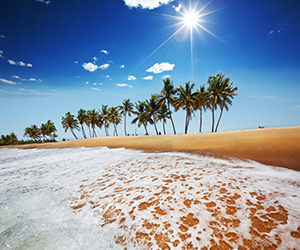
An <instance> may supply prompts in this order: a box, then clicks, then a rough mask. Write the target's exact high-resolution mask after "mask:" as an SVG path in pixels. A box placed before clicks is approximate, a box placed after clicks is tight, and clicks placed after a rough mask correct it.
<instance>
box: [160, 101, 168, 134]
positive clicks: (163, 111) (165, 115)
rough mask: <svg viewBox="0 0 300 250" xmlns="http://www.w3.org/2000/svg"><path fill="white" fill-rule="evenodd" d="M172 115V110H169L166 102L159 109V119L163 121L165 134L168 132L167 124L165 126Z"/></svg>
mask: <svg viewBox="0 0 300 250" xmlns="http://www.w3.org/2000/svg"><path fill="white" fill-rule="evenodd" d="M170 117H171V112H170V111H169V110H168V108H167V105H165V104H164V105H163V106H161V107H160V109H159V110H158V111H157V119H158V120H159V121H162V124H163V131H164V134H166V126H165V124H166V122H167V119H170Z"/></svg>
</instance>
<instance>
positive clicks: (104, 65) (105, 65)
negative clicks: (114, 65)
mask: <svg viewBox="0 0 300 250" xmlns="http://www.w3.org/2000/svg"><path fill="white" fill-rule="evenodd" d="M109 66H110V65H109V64H108V63H105V64H102V65H101V66H99V67H98V68H99V69H107V68H108V67H109Z"/></svg>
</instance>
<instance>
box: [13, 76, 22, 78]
mask: <svg viewBox="0 0 300 250" xmlns="http://www.w3.org/2000/svg"><path fill="white" fill-rule="evenodd" d="M11 78H15V79H21V77H19V76H11Z"/></svg>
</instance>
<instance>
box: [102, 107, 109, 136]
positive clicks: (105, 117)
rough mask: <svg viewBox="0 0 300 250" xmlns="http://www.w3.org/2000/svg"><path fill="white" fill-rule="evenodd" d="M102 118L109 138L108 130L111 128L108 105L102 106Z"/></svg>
mask: <svg viewBox="0 0 300 250" xmlns="http://www.w3.org/2000/svg"><path fill="white" fill-rule="evenodd" d="M100 116H101V119H102V123H103V125H104V129H105V135H106V136H109V132H108V128H109V124H110V120H109V116H108V105H102V107H101V110H100Z"/></svg>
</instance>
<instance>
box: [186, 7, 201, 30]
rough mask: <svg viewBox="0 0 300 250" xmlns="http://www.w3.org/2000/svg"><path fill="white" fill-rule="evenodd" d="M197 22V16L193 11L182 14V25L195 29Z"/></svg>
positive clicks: (198, 20)
mask: <svg viewBox="0 0 300 250" xmlns="http://www.w3.org/2000/svg"><path fill="white" fill-rule="evenodd" d="M199 22H200V19H199V16H198V15H197V13H195V11H194V10H191V11H189V12H185V13H183V14H182V23H183V25H184V26H186V27H188V28H196V27H197V26H198V23H199Z"/></svg>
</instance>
